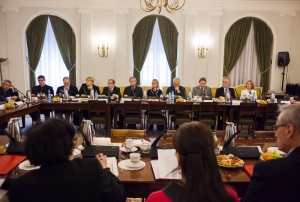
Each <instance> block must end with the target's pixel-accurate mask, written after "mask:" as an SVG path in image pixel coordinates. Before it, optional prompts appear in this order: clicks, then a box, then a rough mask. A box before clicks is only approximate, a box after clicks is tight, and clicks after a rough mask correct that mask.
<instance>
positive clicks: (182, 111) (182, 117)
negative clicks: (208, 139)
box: [171, 102, 193, 128]
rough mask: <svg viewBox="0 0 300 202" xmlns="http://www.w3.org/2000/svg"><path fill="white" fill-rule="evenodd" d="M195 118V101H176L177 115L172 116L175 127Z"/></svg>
mask: <svg viewBox="0 0 300 202" xmlns="http://www.w3.org/2000/svg"><path fill="white" fill-rule="evenodd" d="M192 120H193V102H176V104H175V115H174V116H172V118H171V122H173V123H174V128H176V126H177V125H181V124H184V123H187V122H191V121H192Z"/></svg>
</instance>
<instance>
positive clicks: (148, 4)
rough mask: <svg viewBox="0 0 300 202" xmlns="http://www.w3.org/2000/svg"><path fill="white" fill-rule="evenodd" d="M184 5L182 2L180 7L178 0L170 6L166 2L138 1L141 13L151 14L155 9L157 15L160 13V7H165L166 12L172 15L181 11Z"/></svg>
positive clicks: (159, 0)
mask: <svg viewBox="0 0 300 202" xmlns="http://www.w3.org/2000/svg"><path fill="white" fill-rule="evenodd" d="M142 1H144V4H145V5H142ZM155 2H156V5H155ZM184 4H185V0H183V3H182V5H181V6H180V5H179V0H173V3H172V4H171V5H169V3H168V0H140V6H141V9H142V10H143V11H146V12H151V11H153V10H154V9H156V10H157V13H158V14H159V13H160V12H161V7H165V8H166V9H167V11H168V12H169V13H171V14H172V13H174V12H175V11H177V10H179V9H181V8H182V7H183V6H184Z"/></svg>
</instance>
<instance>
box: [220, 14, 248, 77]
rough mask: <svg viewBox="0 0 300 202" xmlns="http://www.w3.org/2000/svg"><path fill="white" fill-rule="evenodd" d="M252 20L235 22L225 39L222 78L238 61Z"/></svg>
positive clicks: (246, 19) (244, 19) (243, 19)
mask: <svg viewBox="0 0 300 202" xmlns="http://www.w3.org/2000/svg"><path fill="white" fill-rule="evenodd" d="M252 19H253V18H250V17H247V18H242V19H240V20H238V21H236V22H235V23H234V24H233V25H232V26H231V27H230V29H229V31H228V33H227V34H226V37H225V47H224V65H223V76H228V74H229V73H230V72H231V70H232V69H233V67H234V65H235V64H236V62H237V61H238V59H239V57H240V55H241V53H242V51H243V49H244V47H245V45H246V41H247V38H248V35H249V31H250V27H251V22H252Z"/></svg>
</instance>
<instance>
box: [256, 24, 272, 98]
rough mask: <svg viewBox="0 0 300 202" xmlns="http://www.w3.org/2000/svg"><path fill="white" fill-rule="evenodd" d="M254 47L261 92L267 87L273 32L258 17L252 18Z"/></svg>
mask: <svg viewBox="0 0 300 202" xmlns="http://www.w3.org/2000/svg"><path fill="white" fill-rule="evenodd" d="M253 26H254V38H255V49H256V54H257V60H258V65H259V70H260V72H261V76H260V86H261V87H263V92H266V91H267V90H268V89H269V80H270V67H271V59H272V49H273V34H272V30H271V29H270V28H269V27H268V26H267V25H266V23H265V22H263V21H262V20H260V19H257V18H254V19H253Z"/></svg>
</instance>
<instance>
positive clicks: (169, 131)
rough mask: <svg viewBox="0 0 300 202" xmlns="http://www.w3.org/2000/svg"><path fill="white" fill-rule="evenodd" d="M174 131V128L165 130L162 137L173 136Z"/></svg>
mask: <svg viewBox="0 0 300 202" xmlns="http://www.w3.org/2000/svg"><path fill="white" fill-rule="evenodd" d="M175 133H176V130H167V132H166V134H165V135H164V138H167V137H171V138H173V135H174V134H175Z"/></svg>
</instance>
